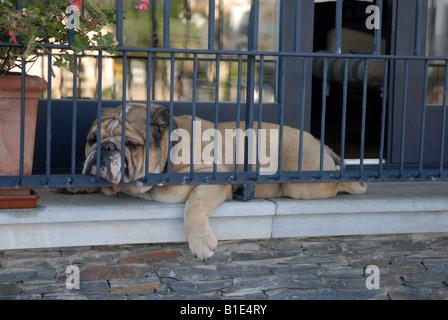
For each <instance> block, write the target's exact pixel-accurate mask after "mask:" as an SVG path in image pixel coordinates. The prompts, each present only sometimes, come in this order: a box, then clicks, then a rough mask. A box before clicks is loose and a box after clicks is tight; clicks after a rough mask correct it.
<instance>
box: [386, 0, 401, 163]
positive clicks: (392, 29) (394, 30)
mask: <svg viewBox="0 0 448 320" xmlns="http://www.w3.org/2000/svg"><path fill="white" fill-rule="evenodd" d="M397 6H398V5H397V1H392V2H391V3H390V8H391V11H392V12H391V25H390V35H391V41H390V54H391V55H394V54H396V52H397ZM396 66H397V62H396V61H395V60H394V59H392V60H390V67H389V70H390V75H389V80H390V83H389V92H390V94H389V95H388V96H389V99H388V100H389V101H388V103H389V106H390V108H392V106H393V105H394V99H395V97H396V95H395V94H394V92H395V88H396V86H395V83H396V81H395V80H394V78H395V69H396ZM392 126H393V112H388V114H387V132H388V133H391V132H392ZM392 136H393V134H388V135H387V153H386V157H387V162H388V163H389V162H392V154H393V152H392V145H393V143H392Z"/></svg>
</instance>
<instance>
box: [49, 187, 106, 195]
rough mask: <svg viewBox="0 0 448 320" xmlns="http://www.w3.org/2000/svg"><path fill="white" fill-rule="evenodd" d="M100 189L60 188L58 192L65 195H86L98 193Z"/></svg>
mask: <svg viewBox="0 0 448 320" xmlns="http://www.w3.org/2000/svg"><path fill="white" fill-rule="evenodd" d="M100 190H101V189H100V188H62V189H58V192H60V193H65V194H88V193H96V192H100Z"/></svg>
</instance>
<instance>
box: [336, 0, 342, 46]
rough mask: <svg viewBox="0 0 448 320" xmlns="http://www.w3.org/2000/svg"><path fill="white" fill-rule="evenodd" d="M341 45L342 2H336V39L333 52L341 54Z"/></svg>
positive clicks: (339, 0)
mask: <svg viewBox="0 0 448 320" xmlns="http://www.w3.org/2000/svg"><path fill="white" fill-rule="evenodd" d="M341 44H342V0H336V39H335V48H334V50H335V52H336V53H341V52H342V49H341Z"/></svg>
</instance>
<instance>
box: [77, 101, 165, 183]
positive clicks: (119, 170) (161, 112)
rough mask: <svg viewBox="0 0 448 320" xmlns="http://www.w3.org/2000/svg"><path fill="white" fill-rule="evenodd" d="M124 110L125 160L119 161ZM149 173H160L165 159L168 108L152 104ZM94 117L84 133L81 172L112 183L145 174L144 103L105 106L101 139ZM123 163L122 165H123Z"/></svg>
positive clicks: (126, 180) (132, 179)
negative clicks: (85, 136) (84, 145)
mask: <svg viewBox="0 0 448 320" xmlns="http://www.w3.org/2000/svg"><path fill="white" fill-rule="evenodd" d="M123 112H126V130H125V141H124V146H125V150H124V157H125V158H124V161H122V158H121V155H122V152H121V147H122V138H121V137H122V115H123ZM150 112H151V117H150V123H151V124H150V133H149V137H150V141H149V166H148V172H149V173H160V172H162V171H163V170H164V168H165V165H166V160H167V147H168V146H167V145H168V134H169V133H168V131H169V130H168V126H169V112H168V110H166V109H165V108H163V107H161V106H156V105H151V109H150ZM97 132H98V128H97V119H95V120H94V121H93V124H92V126H91V128H90V130H89V133H88V135H87V143H86V148H85V155H86V161H85V163H84V168H83V172H82V173H83V174H92V175H96V174H97V172H98V170H99V175H100V177H102V178H103V179H106V180H107V181H108V182H109V183H111V184H114V185H116V184H119V183H120V182H121V178H122V176H123V182H124V183H128V182H132V181H135V180H138V179H141V178H143V177H144V176H145V163H146V105H144V104H133V103H129V104H127V105H126V110H124V109H123V108H122V106H120V107H117V108H104V109H103V110H102V112H101V141H98V137H97ZM98 143H99V144H100V168H97V146H98ZM122 163H124V168H123V167H122Z"/></svg>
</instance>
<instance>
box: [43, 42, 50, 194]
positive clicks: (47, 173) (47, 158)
mask: <svg viewBox="0 0 448 320" xmlns="http://www.w3.org/2000/svg"><path fill="white" fill-rule="evenodd" d="M47 64H48V65H47V128H46V139H45V144H46V147H45V181H44V184H45V185H48V184H49V183H50V174H51V169H50V166H51V83H52V79H51V78H52V76H51V75H52V72H51V71H52V56H51V49H48V60H47Z"/></svg>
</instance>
